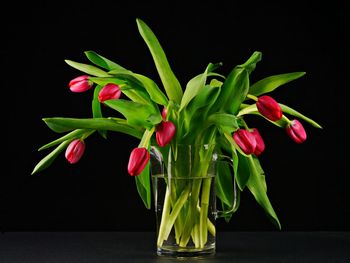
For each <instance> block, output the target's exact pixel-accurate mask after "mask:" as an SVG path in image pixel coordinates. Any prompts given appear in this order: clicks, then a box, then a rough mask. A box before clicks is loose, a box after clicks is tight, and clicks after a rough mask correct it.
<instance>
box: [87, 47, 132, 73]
mask: <svg viewBox="0 0 350 263" xmlns="http://www.w3.org/2000/svg"><path fill="white" fill-rule="evenodd" d="M84 53H85V55H86V57H87V58H88V59H89V60H90V61H91V62H92V63H94V64H95V65H97V66H99V67H101V68H104V69H107V70H112V69H118V70H127V69H125V68H123V67H122V66H120V65H118V64H117V63H115V62H113V61H111V60H109V59H107V58H105V57H103V56H101V55H99V54H97V53H96V52H94V51H85V52H84Z"/></svg>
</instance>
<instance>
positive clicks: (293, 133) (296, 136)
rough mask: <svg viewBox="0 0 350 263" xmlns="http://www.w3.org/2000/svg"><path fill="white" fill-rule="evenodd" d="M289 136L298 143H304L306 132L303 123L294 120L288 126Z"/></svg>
mask: <svg viewBox="0 0 350 263" xmlns="http://www.w3.org/2000/svg"><path fill="white" fill-rule="evenodd" d="M286 132H287V134H288V136H289V137H290V138H291V139H292V140H293V141H295V142H296V143H302V142H304V141H305V140H306V137H307V135H306V132H305V129H304V127H303V125H302V124H301V123H300V121H298V120H292V121H291V122H290V123H289V124H288V125H287V127H286Z"/></svg>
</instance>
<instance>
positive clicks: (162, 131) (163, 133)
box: [156, 121, 176, 147]
mask: <svg viewBox="0 0 350 263" xmlns="http://www.w3.org/2000/svg"><path fill="white" fill-rule="evenodd" d="M175 132H176V127H175V125H174V123H172V122H171V121H162V122H161V123H160V124H158V126H157V132H156V140H157V143H158V145H159V146H160V147H164V146H166V145H167V144H168V143H169V142H170V141H171V139H172V138H173V137H174V135H175Z"/></svg>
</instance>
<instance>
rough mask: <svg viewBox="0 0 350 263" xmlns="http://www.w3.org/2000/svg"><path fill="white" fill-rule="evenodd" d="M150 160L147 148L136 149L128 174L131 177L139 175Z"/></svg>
mask: <svg viewBox="0 0 350 263" xmlns="http://www.w3.org/2000/svg"><path fill="white" fill-rule="evenodd" d="M149 158H150V154H149V152H148V151H147V149H146V148H135V149H134V150H132V152H131V154H130V158H129V164H128V173H129V174H130V175H131V176H136V175H139V174H140V173H141V172H142V171H143V169H144V168H145V166H146V165H147V163H148V161H149Z"/></svg>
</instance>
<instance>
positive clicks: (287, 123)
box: [33, 19, 320, 246]
mask: <svg viewBox="0 0 350 263" xmlns="http://www.w3.org/2000/svg"><path fill="white" fill-rule="evenodd" d="M137 25H138V29H139V32H140V34H141V36H142V38H143V39H144V41H145V42H146V44H147V46H148V48H149V50H150V52H151V54H152V57H153V60H154V63H155V66H156V68H157V70H158V73H159V75H160V79H161V82H162V87H163V89H161V88H160V87H159V86H158V85H157V84H156V83H155V82H154V81H153V80H152V79H150V78H148V77H146V76H143V75H141V74H138V73H135V72H132V71H130V70H128V69H125V68H124V67H122V66H120V65H119V64H117V63H115V62H113V61H111V60H109V59H107V58H105V57H103V56H101V55H99V54H97V53H95V52H93V51H87V52H85V55H86V57H87V59H88V60H89V61H90V62H91V63H92V64H83V63H78V62H74V61H71V60H66V62H67V64H69V65H70V66H72V67H74V68H75V69H77V70H79V71H81V72H84V74H85V75H82V76H79V77H76V78H74V79H73V80H72V81H70V82H69V88H70V90H71V91H72V92H86V91H89V90H91V89H93V97H92V118H85V119H78V118H44V119H43V120H44V122H45V123H46V124H47V126H48V127H49V128H50V129H52V130H53V131H54V132H57V133H65V134H64V135H63V136H62V137H60V138H58V139H57V140H55V141H52V142H50V143H48V144H46V145H44V146H42V147H41V148H40V149H39V150H44V149H48V148H51V147H54V146H55V148H54V150H53V151H52V152H51V153H49V154H48V155H47V156H46V157H45V158H44V159H42V160H41V161H40V162H39V163H38V164H37V165H36V167H35V168H34V170H33V173H37V172H39V171H41V170H43V169H44V168H46V167H48V166H49V165H50V164H51V163H52V161H53V160H54V159H55V158H56V157H57V156H58V155H59V154H60V152H62V151H64V150H65V157H66V159H67V160H68V162H70V163H72V164H73V163H76V162H78V161H79V159H80V158H81V157H82V155H83V153H84V150H85V141H86V140H87V139H88V137H89V136H91V135H93V134H94V133H96V132H97V133H98V134H99V135H101V136H102V137H103V138H107V132H110V131H114V132H121V133H125V134H128V135H131V136H133V137H136V138H138V139H140V143H139V145H138V146H137V147H136V148H135V149H134V150H133V151H132V152H131V154H130V159H129V163H128V167H127V170H128V173H129V174H130V175H131V176H134V177H135V179H136V186H137V190H138V193H139V194H140V197H141V198H142V200H143V202H144V204H145V206H146V207H147V208H150V206H151V187H150V167H149V166H150V165H149V160H150V147H156V148H158V149H159V151H160V152H162V153H164V156H165V155H166V153H167V152H168V150H169V149H172V151H173V152H174V153H176V152H177V146H178V145H186V144H187V145H189V144H192V145H204V144H210V145H211V144H215V145H216V151H219V152H223V153H225V154H229V155H230V156H231V157H232V162H233V163H232V164H233V171H227V170H219V171H218V174H217V180H216V184H217V185H218V186H219V187H216V194H217V197H218V198H219V199H220V200H221V204H222V206H223V207H230V206H231V205H232V198H230V195H232V194H233V193H232V184H231V185H230V183H229V184H227V183H225V182H232V180H235V181H236V182H237V185H238V188H239V190H240V191H243V190H244V189H248V190H249V191H250V192H251V193H252V194H253V196H254V197H255V199H256V201H257V202H258V203H259V205H260V206H261V207H262V208H263V209H264V210H265V211H266V213H267V214H268V215H269V218H271V220H272V221H273V222H274V223H275V224H276V225H277V226H278V227H280V223H279V220H278V218H277V215H276V213H275V211H274V209H273V207H272V205H271V203H270V201H269V199H268V196H267V190H266V182H265V175H264V171H263V169H262V167H261V165H260V163H259V159H258V157H259V155H261V154H262V153H263V152H264V149H265V144H264V140H263V138H262V136H261V135H260V133H259V131H258V129H257V128H251V127H249V125H248V123H247V122H246V121H245V116H246V115H250V114H252V115H256V116H257V117H262V118H264V119H266V121H267V123H270V124H273V125H276V126H277V127H280V128H282V129H284V130H285V131H286V133H287V135H288V136H289V137H290V138H291V139H292V140H293V141H295V142H296V143H302V142H304V141H305V140H306V137H307V136H306V132H305V130H304V127H303V125H302V124H301V122H300V121H299V120H298V119H300V120H303V121H305V122H308V123H309V124H311V125H312V126H314V127H317V128H320V125H318V124H317V123H316V122H315V121H313V120H311V119H310V118H308V117H306V116H304V115H303V114H301V113H299V112H297V111H296V110H294V109H292V108H290V107H288V106H286V105H284V104H281V103H278V102H276V101H275V100H274V99H273V98H272V97H271V96H269V95H264V94H267V93H270V92H272V91H274V90H275V89H276V88H278V87H279V86H281V85H283V84H286V83H288V82H290V81H292V80H295V79H298V78H300V77H301V76H303V75H304V74H305V73H304V72H293V73H287V74H279V75H273V76H269V77H266V78H264V79H262V80H259V81H257V82H255V83H253V84H252V83H250V80H249V76H250V74H251V73H252V72H253V70H254V69H255V67H256V64H257V63H258V62H259V61H260V60H261V53H260V52H254V53H253V54H252V56H251V57H250V58H249V59H248V60H247V61H246V62H244V63H243V64H241V65H237V66H235V67H234V68H233V69H232V71H231V72H230V73H229V74H228V76H223V75H221V74H219V73H217V72H215V71H216V70H217V69H218V68H219V67H220V66H221V63H217V64H213V63H209V64H208V66H207V67H206V68H205V69H204V71H203V73H200V74H199V75H197V76H195V77H194V78H192V79H191V80H190V81H189V82H188V83H187V85H186V88H185V89H182V87H181V85H180V83H179V81H178V80H177V78H176V77H175V75H174V73H173V71H172V70H171V67H170V65H169V63H168V61H167V58H166V55H165V53H164V51H163V49H162V48H161V45H160V43H159V42H158V40H157V38H156V36H155V35H154V33H153V32H152V31H151V29H150V28H149V27H148V26H147V25H146V24H145V23H144V22H143V21H142V20H140V19H137ZM164 91H165V93H164ZM101 104H104V105H105V106H107V107H110V108H111V109H113V110H116V111H117V112H118V113H120V114H121V115H123V116H124V118H117V117H105V116H103V112H102V108H101ZM287 116H292V117H294V118H297V119H293V118H292V119H289V118H290V117H287ZM199 156H201V158H205V156H204V155H203V154H202V155H201V153H199ZM179 163H180V164H181V162H179ZM205 169H207V167H204V166H203V164H202V163H201V162H198V166H197V171H203V170H205ZM175 170H176V169H175ZM178 171H181V167H178ZM198 174H199V173H198ZM175 176H176V175H175ZM182 176H186V175H182ZM191 176H196V175H193V174H192V175H191ZM178 187H179V188H180V189H179V188H178V189H176V191H175V193H177V194H175V197H174V196H173V197H172V198H173V199H174V198H175V200H172V202H170V205H169V206H170V208H169V211H171V209H175V208H174V205H172V204H176V203H177V202H176V201H177V200H180V198H182V195H181V194H182V193H183V192H184V191H185V190H186V189H187V188H186V187H187V186H178ZM192 187H194V186H192ZM201 187H202V193H203V192H205V190H206V189H205V187H206V186H205V185H204V184H203V185H202V186H201ZM189 191H190V190H189ZM197 195H198V194H197ZM193 196H194V194H193V193H192V198H197V199H195V200H197V201H196V202H195V206H194V207H193V209H195V210H196V212H194V211H190V209H191V206H187V208H186V209H187V211H184V212H181V213H182V214H186V213H187V212H191V213H192V215H195V214H196V213H197V212H198V211H199V210H200V209H202V210H203V208H202V206H201V205H200V201H199V200H200V199H199V197H198V196H197V197H193ZM184 206H185V205H184ZM198 209H199V210H198ZM202 210H201V211H200V212H198V213H199V214H201V213H202ZM169 213H170V212H169ZM203 213H204V214H205V211H204V212H203ZM176 215H177V216H179V217H180V216H181V214H176ZM164 216H167V217H169V214H168V215H164ZM183 218H186V215H183ZM174 220H175V222H171V223H167V220H164V222H165V223H164V224H165V225H163V226H162V225H161V226H160V227H161V228H164V229H166V230H164V229H163V230H164V231H162V229H160V231H159V233H160V235H161V233H163V234H162V235H163V236H161V237H159V239H158V241H159V245H161V244H162V242H163V240H166V234H164V233H166V232H169V229H171V228H172V225H169V224H175V226H176V227H177V229H175V230H176V232H177V235H178V236H177V242H179V243H181V240H182V241H183V242H182V246H186V244H187V242H188V238H189V236H191V235H193V233H194V232H193V229H192V226H193V225H194V224H190V223H189V222H190V221H189V222H187V221H186V222H187V223H185V222H183V223H182V224H176V220H177V218H175V219H174ZM174 220H173V221H174ZM204 220H206V219H205V218H204ZM162 221H163V220H162ZM203 225H204V226H205V227H207V228H206V229H200V231H199V233H203V232H205V231H207V229H208V228H210V222H209V223H208V224H203ZM209 230H210V229H209ZM211 231H212V232H214V231H213V229H211ZM200 235H201V236H202V234H200ZM185 236H186V238H183V237H185ZM192 237H193V236H192ZM193 239H194V240H195V238H193ZM184 240H185V241H184ZM201 245H203V242H202V243H200V244H199V246H201Z"/></svg>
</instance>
